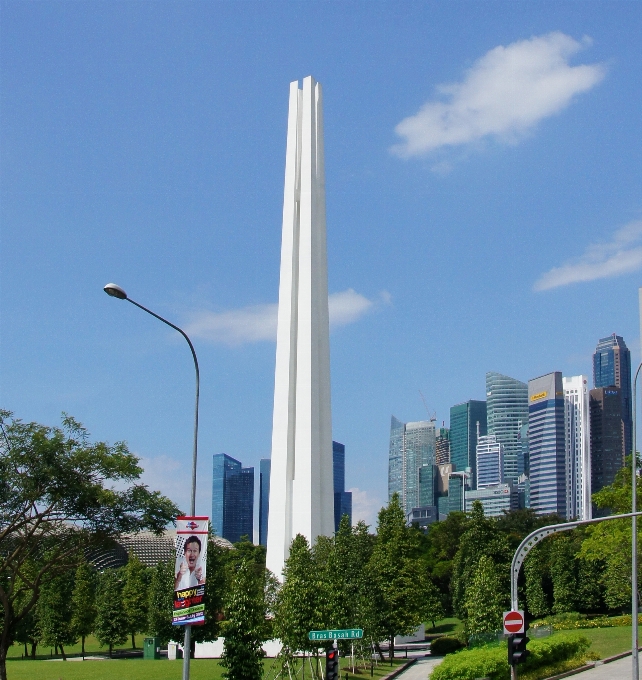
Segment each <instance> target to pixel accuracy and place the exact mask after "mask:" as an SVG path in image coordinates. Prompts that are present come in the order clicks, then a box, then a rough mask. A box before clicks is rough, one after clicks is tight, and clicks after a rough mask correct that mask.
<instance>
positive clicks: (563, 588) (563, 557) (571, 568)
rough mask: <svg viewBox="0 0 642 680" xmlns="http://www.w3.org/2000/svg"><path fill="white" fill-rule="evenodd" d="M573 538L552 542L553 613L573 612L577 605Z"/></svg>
mask: <svg viewBox="0 0 642 680" xmlns="http://www.w3.org/2000/svg"><path fill="white" fill-rule="evenodd" d="M549 540H550V539H549ZM574 548H575V546H573V542H572V541H571V538H570V537H569V536H568V535H566V534H562V535H558V536H555V537H554V539H552V540H551V580H552V582H553V612H554V613H555V614H561V613H562V612H571V611H574V610H575V606H576V603H577V578H576V574H575V552H576V550H575V549H574Z"/></svg>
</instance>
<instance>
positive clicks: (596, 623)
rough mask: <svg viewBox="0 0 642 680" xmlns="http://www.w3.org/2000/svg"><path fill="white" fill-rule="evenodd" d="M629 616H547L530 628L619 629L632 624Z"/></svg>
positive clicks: (571, 613)
mask: <svg viewBox="0 0 642 680" xmlns="http://www.w3.org/2000/svg"><path fill="white" fill-rule="evenodd" d="M632 620H633V619H632V617H631V614H624V615H623V616H610V617H609V616H597V617H595V618H592V619H589V618H587V617H586V614H578V613H575V612H570V613H567V614H559V615H557V616H548V617H546V618H545V619H540V620H539V621H536V622H535V623H533V625H532V626H531V628H540V627H541V626H552V627H553V630H578V629H583V628H587V629H588V628H619V627H621V626H630V625H631V623H632ZM638 622H639V623H642V614H640V615H639V617H638Z"/></svg>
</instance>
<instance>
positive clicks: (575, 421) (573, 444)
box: [562, 375, 591, 520]
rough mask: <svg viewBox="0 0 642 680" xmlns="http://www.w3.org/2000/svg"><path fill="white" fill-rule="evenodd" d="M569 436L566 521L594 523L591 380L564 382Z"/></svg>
mask: <svg viewBox="0 0 642 680" xmlns="http://www.w3.org/2000/svg"><path fill="white" fill-rule="evenodd" d="M562 382H563V385H564V422H565V433H566V434H565V436H566V517H567V518H568V519H580V520H583V519H591V442H590V436H589V431H590V415H589V390H588V379H587V377H586V376H585V375H576V376H573V377H570V378H563V381H562Z"/></svg>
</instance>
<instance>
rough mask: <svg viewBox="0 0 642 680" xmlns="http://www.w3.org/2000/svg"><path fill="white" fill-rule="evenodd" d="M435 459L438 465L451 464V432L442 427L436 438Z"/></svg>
mask: <svg viewBox="0 0 642 680" xmlns="http://www.w3.org/2000/svg"><path fill="white" fill-rule="evenodd" d="M435 458H436V460H437V465H445V464H446V463H450V430H449V429H448V428H447V427H440V428H439V431H438V432H437V436H436V438H435Z"/></svg>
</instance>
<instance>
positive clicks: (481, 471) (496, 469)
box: [477, 434, 504, 489]
mask: <svg viewBox="0 0 642 680" xmlns="http://www.w3.org/2000/svg"><path fill="white" fill-rule="evenodd" d="M503 470H504V445H503V444H502V443H501V442H500V441H497V435H494V434H489V435H486V436H485V437H479V440H478V441H477V489H483V488H484V487H486V486H496V485H497V484H502V483H503V482H504V478H503Z"/></svg>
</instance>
